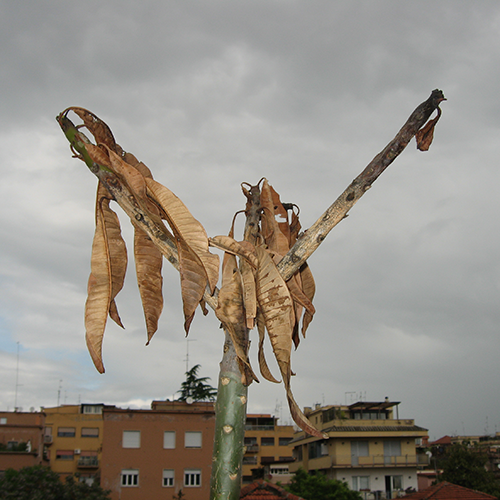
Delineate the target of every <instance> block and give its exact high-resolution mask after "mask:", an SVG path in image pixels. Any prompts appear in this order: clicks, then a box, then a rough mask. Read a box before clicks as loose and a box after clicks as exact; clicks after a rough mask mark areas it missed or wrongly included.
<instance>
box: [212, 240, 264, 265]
mask: <svg viewBox="0 0 500 500" xmlns="http://www.w3.org/2000/svg"><path fill="white" fill-rule="evenodd" d="M208 243H209V244H210V246H213V247H216V248H220V249H221V250H224V251H225V252H229V253H231V254H233V255H237V256H239V257H242V258H243V259H245V260H247V261H248V262H249V263H250V264H251V265H252V267H254V268H257V266H258V265H259V261H258V260H257V257H256V256H255V255H254V253H253V249H254V247H253V245H252V247H251V249H250V250H248V248H247V247H246V246H245V245H244V244H242V242H239V241H236V240H235V239H234V238H232V237H231V236H224V235H220V236H213V237H212V238H209V239H208Z"/></svg>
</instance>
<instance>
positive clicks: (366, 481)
mask: <svg viewBox="0 0 500 500" xmlns="http://www.w3.org/2000/svg"><path fill="white" fill-rule="evenodd" d="M352 489H353V490H354V491H360V490H369V489H370V476H353V477H352Z"/></svg>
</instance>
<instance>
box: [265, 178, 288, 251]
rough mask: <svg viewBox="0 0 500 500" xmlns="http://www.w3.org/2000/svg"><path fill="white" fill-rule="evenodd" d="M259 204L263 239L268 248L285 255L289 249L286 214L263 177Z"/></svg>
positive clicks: (277, 197)
mask: <svg viewBox="0 0 500 500" xmlns="http://www.w3.org/2000/svg"><path fill="white" fill-rule="evenodd" d="M260 204H261V206H262V215H261V226H262V236H263V237H264V241H265V242H266V245H267V246H268V247H269V249H270V250H272V251H273V252H275V253H277V254H280V255H285V254H286V253H287V252H288V250H289V239H288V238H289V226H288V214H287V211H286V210H285V209H284V208H283V205H282V204H281V202H280V201H279V196H278V195H277V193H276V192H275V191H274V189H273V188H272V187H271V186H270V185H269V183H268V182H267V179H264V182H263V183H262V191H261V196H260ZM284 233H286V235H285V234H284Z"/></svg>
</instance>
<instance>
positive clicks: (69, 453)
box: [56, 450, 75, 460]
mask: <svg viewBox="0 0 500 500" xmlns="http://www.w3.org/2000/svg"><path fill="white" fill-rule="evenodd" d="M74 456H75V452H74V450H57V451H56V460H73V458H74Z"/></svg>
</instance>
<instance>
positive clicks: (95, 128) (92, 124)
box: [69, 107, 117, 151]
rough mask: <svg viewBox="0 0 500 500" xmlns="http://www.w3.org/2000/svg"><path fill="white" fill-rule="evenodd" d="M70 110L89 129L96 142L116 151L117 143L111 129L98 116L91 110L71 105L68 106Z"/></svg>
mask: <svg viewBox="0 0 500 500" xmlns="http://www.w3.org/2000/svg"><path fill="white" fill-rule="evenodd" d="M69 109H70V110H71V111H73V112H74V113H76V114H77V115H78V116H79V117H80V118H81V119H82V120H83V123H84V125H85V127H87V129H88V130H89V132H90V133H91V134H92V135H93V136H94V138H95V141H96V143H97V144H105V145H106V146H108V147H109V148H110V149H112V150H113V151H116V149H117V147H116V146H117V144H116V141H115V138H114V137H113V133H112V132H111V129H110V128H109V127H108V126H107V125H106V123H105V122H103V121H102V120H101V119H100V118H99V117H98V116H96V115H94V113H92V112H91V111H88V110H87V109H84V108H78V107H72V108H69Z"/></svg>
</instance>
